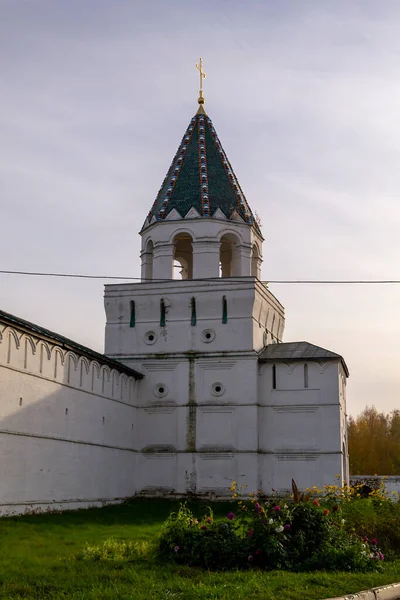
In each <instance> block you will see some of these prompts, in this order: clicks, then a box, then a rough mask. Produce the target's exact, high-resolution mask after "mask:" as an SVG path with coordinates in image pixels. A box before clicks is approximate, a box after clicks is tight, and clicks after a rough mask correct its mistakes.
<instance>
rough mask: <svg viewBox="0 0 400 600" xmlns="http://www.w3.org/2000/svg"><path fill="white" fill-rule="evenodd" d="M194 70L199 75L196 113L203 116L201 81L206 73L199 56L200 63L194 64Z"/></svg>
mask: <svg viewBox="0 0 400 600" xmlns="http://www.w3.org/2000/svg"><path fill="white" fill-rule="evenodd" d="M196 69H198V71H199V75H200V89H199V99H198V103H199V105H200V106H199V109H198V111H197V114H198V115H199V114H202V115H205V114H206V112H205V110H204V107H203V104H204V96H203V79H205V78H206V73H205V71H204V70H203V59H202V58H201V56H200V61H199V62H198V63H197V64H196Z"/></svg>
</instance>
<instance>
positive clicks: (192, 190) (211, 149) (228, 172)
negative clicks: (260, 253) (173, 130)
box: [146, 111, 258, 229]
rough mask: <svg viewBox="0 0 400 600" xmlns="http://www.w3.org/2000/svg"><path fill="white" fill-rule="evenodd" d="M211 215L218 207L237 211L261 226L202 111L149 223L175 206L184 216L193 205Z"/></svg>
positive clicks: (187, 134)
mask: <svg viewBox="0 0 400 600" xmlns="http://www.w3.org/2000/svg"><path fill="white" fill-rule="evenodd" d="M192 207H193V208H195V209H196V210H197V212H198V213H199V215H200V216H201V217H210V216H211V217H212V216H213V214H214V213H215V211H216V210H217V209H218V208H219V209H220V210H221V211H222V212H223V213H224V215H225V216H226V217H227V218H228V219H229V218H230V217H231V215H232V213H233V212H234V211H235V210H236V212H237V213H238V214H239V215H240V216H241V217H242V219H243V220H244V221H245V222H246V223H248V224H249V225H254V226H255V227H256V228H257V229H258V224H257V222H256V221H255V219H254V217H253V214H252V212H251V209H250V207H249V205H248V203H247V200H246V198H245V196H244V194H243V192H242V189H241V187H240V185H239V182H238V180H237V178H236V175H235V173H234V172H233V169H232V167H231V164H230V162H229V160H228V158H227V156H226V154H225V152H224V150H223V148H222V145H221V143H220V141H219V139H218V136H217V134H216V131H215V129H214V126H213V124H212V121H211V119H210V118H209V117H208V116H207V115H206V114H205V113H204V112H202V111H199V112H198V113H197V114H196V115H195V116H194V117H193V118H192V120H191V121H190V123H189V126H188V128H187V130H186V132H185V135H184V136H183V138H182V142H181V144H180V146H179V148H178V151H177V153H176V155H175V157H174V159H173V161H172V164H171V166H170V168H169V170H168V173H167V175H166V177H165V179H164V181H163V184H162V186H161V188H160V190H159V192H158V194H157V197H156V199H155V201H154V204H153V206H152V208H151V210H150V212H149V214H148V220H147V221H146V225H147V223H149V222H150V221H151V220H152V219H153V217H155V218H156V220H157V221H160V220H163V219H165V218H166V217H167V216H168V215H169V213H170V212H171V211H172V210H173V209H175V210H177V211H178V213H179V214H180V216H181V217H182V218H185V216H186V215H187V213H188V212H189V210H190V209H191V208H192Z"/></svg>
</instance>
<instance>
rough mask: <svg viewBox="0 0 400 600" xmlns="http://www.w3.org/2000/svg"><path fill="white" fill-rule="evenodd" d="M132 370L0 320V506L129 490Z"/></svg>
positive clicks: (108, 497)
mask: <svg viewBox="0 0 400 600" xmlns="http://www.w3.org/2000/svg"><path fill="white" fill-rule="evenodd" d="M136 396H137V383H136V380H135V379H134V378H133V377H132V376H128V375H126V374H125V373H121V372H119V371H118V370H116V369H110V368H109V366H108V365H106V364H101V362H97V361H95V360H90V359H88V358H87V357H85V356H80V355H79V354H76V353H74V352H71V351H67V350H65V349H63V348H62V347H60V346H59V345H57V344H56V343H51V341H49V340H44V339H41V338H40V336H34V335H29V334H27V333H26V332H23V331H19V330H18V329H17V328H10V327H4V324H3V325H1V324H0V461H1V473H2V477H1V481H0V514H17V513H20V512H24V511H26V510H38V509H46V508H49V507H50V508H57V509H59V508H76V507H83V506H89V505H95V504H99V503H100V504H101V503H104V502H115V501H118V500H120V499H123V498H126V497H128V496H132V495H133V494H134V493H135V491H136V484H135V475H134V473H135V471H136V453H135V448H134V439H135V435H136V427H137V418H136Z"/></svg>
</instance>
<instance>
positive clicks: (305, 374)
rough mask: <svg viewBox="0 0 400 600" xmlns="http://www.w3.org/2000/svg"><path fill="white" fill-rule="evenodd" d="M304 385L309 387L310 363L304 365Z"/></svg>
mask: <svg viewBox="0 0 400 600" xmlns="http://www.w3.org/2000/svg"><path fill="white" fill-rule="evenodd" d="M304 387H305V388H308V365H307V364H305V365H304Z"/></svg>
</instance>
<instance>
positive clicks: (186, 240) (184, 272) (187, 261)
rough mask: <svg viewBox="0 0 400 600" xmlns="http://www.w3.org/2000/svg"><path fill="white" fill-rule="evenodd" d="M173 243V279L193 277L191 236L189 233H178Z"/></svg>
mask: <svg viewBox="0 0 400 600" xmlns="http://www.w3.org/2000/svg"><path fill="white" fill-rule="evenodd" d="M173 244H174V279H179V276H180V278H181V279H193V238H192V236H191V235H190V234H189V233H186V232H181V233H178V234H177V235H176V236H175V237H174V240H173Z"/></svg>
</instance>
